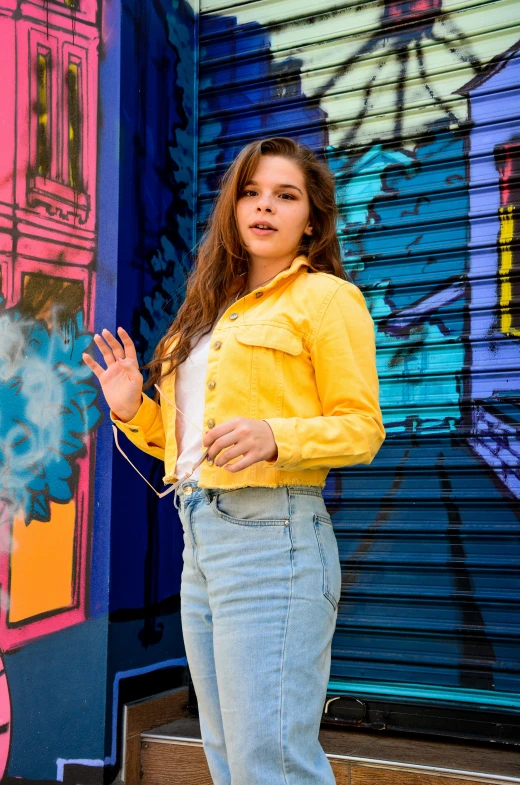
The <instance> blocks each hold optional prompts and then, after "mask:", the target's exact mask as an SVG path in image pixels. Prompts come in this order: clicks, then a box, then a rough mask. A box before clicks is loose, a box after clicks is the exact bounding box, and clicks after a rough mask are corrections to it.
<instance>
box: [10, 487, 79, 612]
mask: <svg viewBox="0 0 520 785" xmlns="http://www.w3.org/2000/svg"><path fill="white" fill-rule="evenodd" d="M50 507H51V519H50V521H48V522H47V523H42V522H41V521H31V523H30V524H29V525H28V526H26V525H25V523H24V521H23V517H22V516H21V515H19V516H17V517H16V518H15V519H14V522H13V549H12V552H11V581H10V584H11V585H10V592H9V622H11V623H12V622H19V621H23V620H24V619H30V618H32V617H33V616H37V615H39V614H41V613H49V612H52V611H55V610H59V609H60V608H68V607H70V605H71V604H72V592H73V574H72V570H73V564H74V533H75V525H76V504H75V502H74V500H72V501H70V502H68V503H67V504H56V503H55V502H51V503H50Z"/></svg>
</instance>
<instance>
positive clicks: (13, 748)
mask: <svg viewBox="0 0 520 785" xmlns="http://www.w3.org/2000/svg"><path fill="white" fill-rule="evenodd" d="M1 6H2V7H1V8H0V42H1V45H0V72H1V74H2V79H1V80H0V104H1V106H2V109H1V114H0V293H1V298H0V478H1V490H0V526H1V537H0V583H1V592H0V649H1V657H2V664H1V665H2V667H1V670H0V779H2V781H6V782H11V781H12V782H15V781H16V782H17V783H20V782H28V783H29V782H40V781H41V782H43V781H44V782H69V783H77V782H78V781H82V782H87V781H88V782H102V781H111V780H112V779H114V777H115V776H116V775H117V773H118V771H119V768H120V764H121V761H120V754H121V713H122V712H121V710H122V704H123V703H124V702H127V701H129V700H132V699H135V698H142V697H145V696H147V695H150V694H154V693H156V692H159V691H162V690H164V689H167V688H168V687H170V686H177V685H178V684H179V683H180V682H181V681H182V679H183V678H185V665H186V659H185V656H184V648H183V643H182V636H181V634H180V625H179V621H178V615H179V608H178V592H179V581H180V567H181V551H182V548H181V547H180V542H181V541H182V529H181V527H180V524H179V522H178V520H177V519H176V518H175V519H172V514H171V513H172V511H171V510H168V511H166V510H164V509H163V510H161V511H158V510H157V509H155V508H154V507H153V502H152V501H151V500H150V498H149V496H148V495H147V494H146V493H145V492H144V491H142V490H141V489H137V490H136V493H135V494H133V498H132V499H131V501H130V500H129V498H128V488H129V487H130V486H131V485H133V484H134V482H133V478H132V483H129V482H128V477H126V476H125V474H124V471H125V468H124V467H121V465H120V463H119V461H117V460H116V461H115V462H114V464H113V455H112V444H111V433H110V429H109V427H108V423H107V417H106V415H107V411H106V407H105V405H104V403H103V401H102V400H101V398H100V395H99V392H98V387H97V385H96V384H95V382H94V379H93V376H92V374H91V373H90V371H89V369H88V368H87V367H86V366H85V364H84V363H83V362H82V360H81V355H82V352H84V351H85V350H88V351H93V342H92V336H93V333H94V332H96V331H97V332H99V331H100V330H101V329H102V328H103V327H108V328H110V329H112V330H113V329H114V328H115V326H116V322H117V323H120V324H124V325H125V326H126V327H127V328H128V329H131V331H132V332H133V334H134V335H135V336H136V337H139V341H140V343H139V348H140V352H141V358H142V359H143V361H144V360H145V359H147V358H148V357H149V355H150V353H151V351H152V349H153V346H154V341H156V340H157V339H158V336H159V335H160V333H161V331H164V330H165V329H166V326H167V324H168V322H169V321H170V320H171V318H172V315H173V314H174V313H175V308H176V307H177V306H178V298H179V297H182V287H183V282H184V279H185V273H186V270H187V269H188V268H189V264H190V259H189V254H190V250H191V247H192V245H193V228H194V218H193V216H194V211H193V198H194V196H193V195H194V190H193V186H194V179H195V178H194V140H195V132H194V124H195V118H194V109H195V106H196V101H195V96H194V88H195V79H194V74H195V72H194V62H195V50H196V47H195V19H194V13H193V10H192V8H191V7H190V6H189V5H188V4H186V3H184V2H183V1H182V0H170V1H169V2H166V1H165V2H155V3H148V2H145V0H125V1H124V2H122V3H119V2H106V3H102V1H101V0H27V2H22V3H19V2H15V0H12V2H11V0H6V2H4V3H2V4H1ZM144 470H145V471H146V472H147V473H148V474H149V475H150V476H151V477H155V476H156V475H157V467H156V466H154V465H153V464H152V463H150V462H149V463H147V464H146V465H145V466H144ZM145 487H146V486H145Z"/></svg>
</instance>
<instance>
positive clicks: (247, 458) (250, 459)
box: [224, 453, 257, 472]
mask: <svg viewBox="0 0 520 785" xmlns="http://www.w3.org/2000/svg"><path fill="white" fill-rule="evenodd" d="M254 463H257V460H256V459H255V457H254V455H252V454H251V453H246V454H245V455H244V456H243V458H241V459H240V460H239V461H237V462H236V463H233V464H231V465H228V466H224V469H225V470H226V471H227V472H241V471H242V469H247V467H248V466H252V465H253V464H254Z"/></svg>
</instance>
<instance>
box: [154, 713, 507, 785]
mask: <svg viewBox="0 0 520 785" xmlns="http://www.w3.org/2000/svg"><path fill="white" fill-rule="evenodd" d="M319 738H320V743H321V745H322V747H323V749H324V750H325V752H326V754H327V756H328V758H329V760H330V762H331V765H332V768H333V771H334V774H335V777H336V782H337V784H338V785H376V783H377V785H477V784H478V783H479V784H480V785H482V784H483V783H487V785H511V784H512V783H519V784H520V749H516V748H511V747H505V746H502V745H491V744H490V745H484V744H479V745H477V744H461V743H458V742H451V741H449V740H440V739H438V738H425V737H421V738H419V737H415V736H412V735H403V734H394V733H392V734H390V733H387V732H386V731H372V732H367V731H361V730H356V729H354V728H353V729H350V728H349V729H345V728H338V727H335V728H331V727H322V730H321V732H320V737H319ZM141 783H142V785H212V780H211V776H210V774H209V770H208V767H207V763H206V758H205V755H204V749H203V746H202V741H201V734H200V726H199V721H198V719H197V718H195V717H192V716H189V714H188V712H187V709H186V710H185V711H184V713H183V716H181V717H178V719H176V720H174V721H173V722H169V723H167V724H166V725H162V726H160V727H157V728H154V729H153V730H150V731H144V732H143V733H141ZM251 785H253V783H251ZM317 785H318V784H317Z"/></svg>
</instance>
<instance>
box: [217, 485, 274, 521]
mask: <svg viewBox="0 0 520 785" xmlns="http://www.w3.org/2000/svg"><path fill="white" fill-rule="evenodd" d="M211 509H212V510H213V512H214V513H215V515H217V516H218V517H219V518H222V520H224V521H228V522H229V523H235V524H238V525H240V526H284V525H286V524H287V523H288V522H289V520H288V519H289V503H288V496H287V491H286V490H285V489H280V488H261V487H247V488H238V489H237V490H232V491H224V492H223V493H217V494H215V496H214V497H213V501H212V502H211ZM284 513H285V517H283V518H282V517H280V516H281V515H283V514H284Z"/></svg>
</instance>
